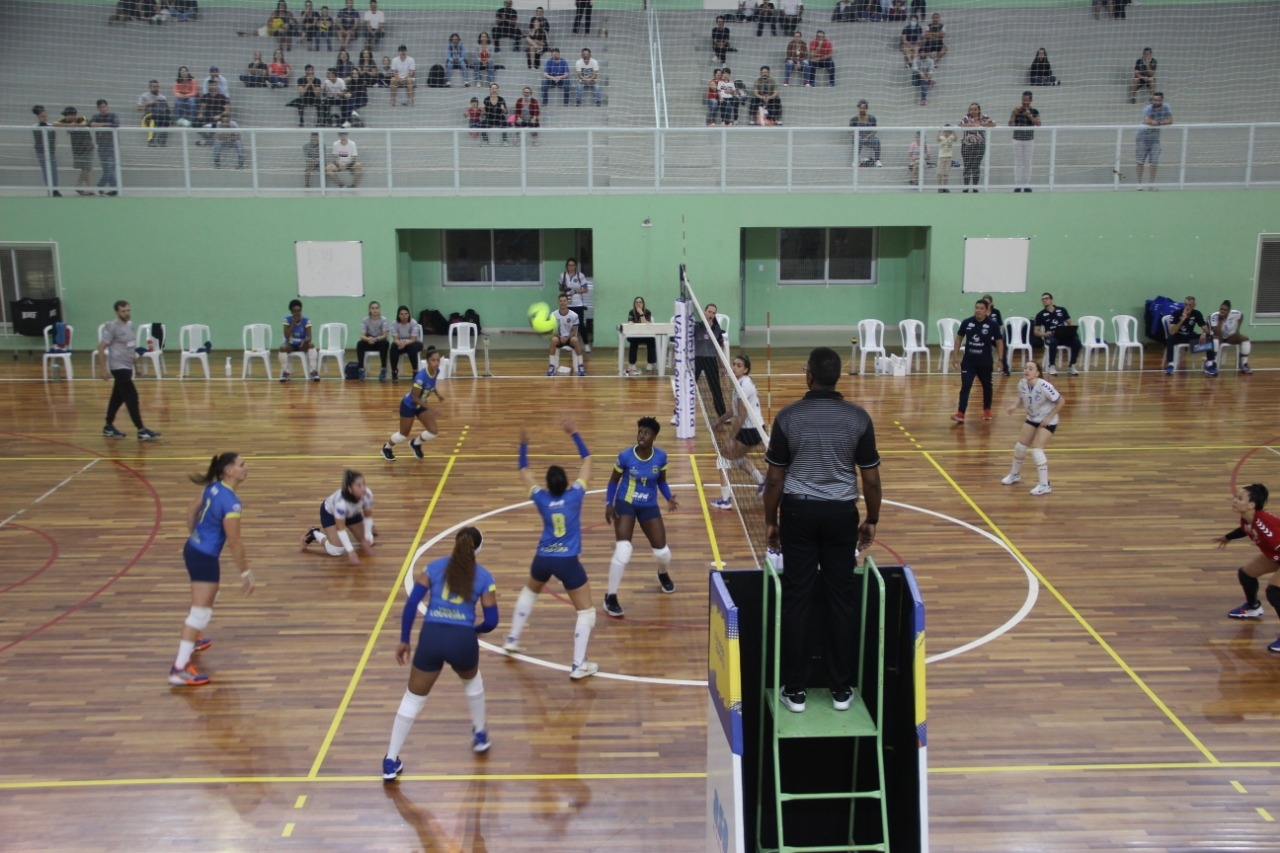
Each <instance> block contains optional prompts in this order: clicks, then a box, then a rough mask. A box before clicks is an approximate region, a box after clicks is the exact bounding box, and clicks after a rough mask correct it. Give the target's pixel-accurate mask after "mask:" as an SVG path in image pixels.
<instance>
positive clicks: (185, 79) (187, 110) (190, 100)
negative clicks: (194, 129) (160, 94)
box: [173, 65, 200, 122]
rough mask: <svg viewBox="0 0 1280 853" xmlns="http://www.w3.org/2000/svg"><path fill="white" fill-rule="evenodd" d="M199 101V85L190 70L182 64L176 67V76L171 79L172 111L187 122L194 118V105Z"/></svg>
mask: <svg viewBox="0 0 1280 853" xmlns="http://www.w3.org/2000/svg"><path fill="white" fill-rule="evenodd" d="M199 101H200V85H199V84H198V83H196V80H195V78H194V77H192V76H191V71H190V70H188V69H187V66H185V65H183V66H181V67H179V68H178V76H177V77H176V78H175V79H174V81H173V111H174V113H175V114H176V115H177V117H178V118H185V119H186V120H187V121H189V122H193V121H195V120H196V115H197V114H196V107H197V105H198V104H199Z"/></svg>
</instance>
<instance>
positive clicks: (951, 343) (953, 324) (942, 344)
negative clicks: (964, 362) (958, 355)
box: [938, 317, 960, 373]
mask: <svg viewBox="0 0 1280 853" xmlns="http://www.w3.org/2000/svg"><path fill="white" fill-rule="evenodd" d="M959 329H960V321H959V320H957V319H956V318H955V317H943V318H942V319H941V320H939V321H938V348H939V349H941V350H942V354H941V355H940V358H941V360H942V372H943V373H947V372H948V371H950V370H951V354H952V353H954V352H955V351H956V332H957V331H959Z"/></svg>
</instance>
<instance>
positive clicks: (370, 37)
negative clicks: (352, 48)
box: [361, 0, 387, 50]
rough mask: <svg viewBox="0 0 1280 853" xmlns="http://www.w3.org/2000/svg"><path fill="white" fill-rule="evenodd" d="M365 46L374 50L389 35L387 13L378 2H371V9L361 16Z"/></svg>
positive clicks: (375, 0) (376, 0)
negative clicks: (379, 6) (380, 7)
mask: <svg viewBox="0 0 1280 853" xmlns="http://www.w3.org/2000/svg"><path fill="white" fill-rule="evenodd" d="M361 18H362V21H363V28H364V38H365V45H366V46H367V47H368V48H369V49H370V50H372V49H373V48H375V47H377V46H378V45H379V44H381V43H382V38H383V36H385V35H386V34H387V13H386V12H383V11H382V10H381V9H379V8H378V0H369V9H368V11H366V12H365V13H364V15H362V16H361Z"/></svg>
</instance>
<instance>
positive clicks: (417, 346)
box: [390, 341, 422, 373]
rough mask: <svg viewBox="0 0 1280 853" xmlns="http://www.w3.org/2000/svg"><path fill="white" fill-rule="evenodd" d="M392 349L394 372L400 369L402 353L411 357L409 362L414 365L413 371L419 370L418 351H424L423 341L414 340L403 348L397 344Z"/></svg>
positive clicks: (392, 369) (392, 367) (392, 368)
mask: <svg viewBox="0 0 1280 853" xmlns="http://www.w3.org/2000/svg"><path fill="white" fill-rule="evenodd" d="M390 349H391V372H392V373H394V372H395V371H397V370H399V369H400V356H402V355H405V356H408V357H409V364H410V365H412V367H413V372H414V373H417V372H418V353H420V352H422V341H414V342H413V343H411V344H409V345H408V346H407V347H405V348H403V349H401V348H400V347H395V346H393V347H391V348H390Z"/></svg>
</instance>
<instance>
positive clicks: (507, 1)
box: [490, 0, 521, 53]
mask: <svg viewBox="0 0 1280 853" xmlns="http://www.w3.org/2000/svg"><path fill="white" fill-rule="evenodd" d="M519 20H520V18H519V15H518V14H517V13H516V10H515V9H513V8H511V0H502V8H501V9H499V10H498V11H496V12H494V13H493V30H492V31H491V32H490V35H492V36H493V52H494V53H501V52H502V40H503V39H504V38H509V39H511V48H512V50H519V49H520V38H521V35H520V28H519V27H518V26H516V23H517V22H518V21H519Z"/></svg>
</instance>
